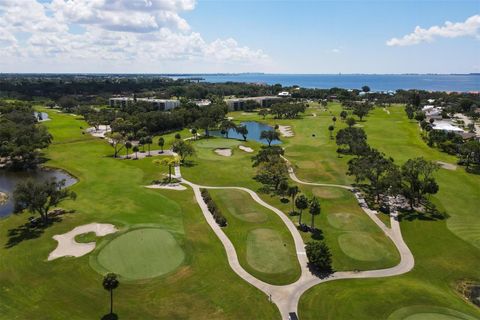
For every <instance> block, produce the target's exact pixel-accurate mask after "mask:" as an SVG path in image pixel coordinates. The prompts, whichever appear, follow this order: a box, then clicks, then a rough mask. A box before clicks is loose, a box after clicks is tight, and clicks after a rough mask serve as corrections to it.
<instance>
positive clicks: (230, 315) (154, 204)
mask: <svg viewBox="0 0 480 320" xmlns="http://www.w3.org/2000/svg"><path fill="white" fill-rule="evenodd" d="M50 117H51V118H52V121H48V122H45V125H46V126H48V127H49V129H50V131H51V132H52V133H53V135H54V143H53V144H52V145H51V146H50V147H49V149H48V150H47V151H46V156H47V157H48V158H50V159H51V160H50V161H49V162H48V163H47V164H48V165H50V166H54V167H60V168H63V169H65V170H67V171H68V172H70V173H72V174H73V175H75V176H76V177H77V178H78V179H79V182H78V183H77V184H76V185H74V186H73V187H72V189H73V190H74V191H75V192H76V193H77V195H78V197H77V200H76V201H64V202H62V204H61V206H62V207H63V208H65V209H75V210H76V213H74V214H70V215H64V216H63V221H61V222H58V223H55V224H54V225H53V226H51V227H49V228H47V229H45V230H44V232H40V233H39V234H35V233H25V232H24V233H22V231H21V230H20V229H17V228H18V227H19V226H22V225H24V224H25V223H26V222H27V218H28V215H27V214H24V215H13V216H11V217H8V218H6V219H2V220H1V221H0V244H1V247H0V257H1V259H0V319H67V318H68V319H99V318H101V317H102V316H103V315H104V314H106V313H107V312H108V309H109V295H108V292H106V291H105V290H104V289H103V287H102V275H101V274H99V273H98V272H96V271H95V270H94V269H93V268H92V267H91V266H90V264H89V260H90V255H86V256H83V257H80V258H61V259H57V260H54V261H47V260H46V259H47V257H48V254H49V253H50V252H51V251H52V250H53V249H54V248H55V247H56V245H57V243H56V241H55V240H53V239H52V236H53V235H55V234H62V233H65V232H68V231H70V230H72V229H73V228H74V227H76V226H79V225H83V224H87V223H92V222H100V223H112V224H114V225H116V226H117V227H118V228H120V229H121V230H126V229H128V228H132V227H135V226H138V225H140V226H143V225H157V226H161V227H162V229H163V230H166V231H168V232H170V233H171V234H172V235H173V236H174V237H175V239H176V241H177V242H178V245H179V246H180V247H181V248H182V249H183V251H184V252H185V260H184V262H183V265H182V266H181V267H179V268H177V269H176V270H175V271H173V272H172V273H169V274H167V275H166V276H163V277H156V278H153V279H148V280H141V281H128V282H121V284H120V287H119V288H118V289H116V290H115V312H116V313H117V314H118V315H119V317H120V318H122V319H138V318H142V319H158V317H159V315H161V317H162V318H173V319H192V318H195V319H246V318H260V319H274V318H278V317H279V313H278V310H277V308H276V307H275V305H273V304H271V303H269V302H268V297H266V296H265V295H264V294H263V293H261V292H260V291H258V290H257V289H255V288H254V287H252V286H250V285H248V284H247V283H245V282H244V281H243V280H242V279H240V278H239V277H238V276H237V275H236V274H235V273H234V272H233V271H232V270H231V268H230V267H229V265H228V262H227V258H226V254H225V251H224V248H223V246H222V244H221V242H220V241H219V240H218V238H217V237H216V236H215V234H214V233H213V232H212V231H211V229H210V227H209V226H208V224H207V223H206V222H205V220H204V217H203V215H202V213H201V211H200V209H199V207H198V204H197V203H196V202H195V200H194V196H193V192H192V190H190V189H188V190H186V191H181V192H180V191H168V190H151V189H146V188H144V187H143V186H144V185H147V184H150V182H151V181H152V180H154V179H159V178H161V177H162V175H163V174H164V173H166V170H167V169H166V168H159V167H156V166H154V165H153V164H152V159H151V158H150V159H142V160H138V161H124V160H118V159H113V158H111V157H110V156H111V154H112V153H113V152H112V150H113V149H112V148H111V147H110V146H109V145H108V144H107V143H106V141H104V140H102V139H97V138H91V137H90V136H89V135H82V133H81V132H82V129H80V127H83V128H86V127H87V124H86V123H85V122H83V121H81V120H75V118H74V117H72V116H70V115H65V114H58V113H50ZM66 131H68V133H66ZM14 229H17V231H18V232H19V233H20V234H17V236H14V235H13V234H12V231H10V236H9V230H14ZM115 236H116V235H115V234H112V235H108V236H106V237H105V238H102V240H101V241H102V242H103V241H106V242H108V240H109V239H113V238H114V237H115ZM12 242H13V244H12ZM7 243H11V244H12V245H11V247H6V246H5V245H6V244H7ZM226 288H227V289H226ZM26 306H28V307H26ZM245 306H248V308H246V307H245Z"/></svg>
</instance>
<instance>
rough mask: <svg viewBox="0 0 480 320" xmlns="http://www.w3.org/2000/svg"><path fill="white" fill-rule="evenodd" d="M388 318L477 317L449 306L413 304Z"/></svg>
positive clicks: (463, 319)
mask: <svg viewBox="0 0 480 320" xmlns="http://www.w3.org/2000/svg"><path fill="white" fill-rule="evenodd" d="M387 320H475V318H474V317H471V316H469V315H466V314H464V313H461V312H458V311H455V310H452V309H448V308H439V307H432V306H412V307H407V308H402V309H399V310H397V311H395V312H394V313H392V314H391V315H390V316H389V317H388V319H387Z"/></svg>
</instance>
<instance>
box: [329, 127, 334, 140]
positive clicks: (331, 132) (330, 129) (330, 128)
mask: <svg viewBox="0 0 480 320" xmlns="http://www.w3.org/2000/svg"><path fill="white" fill-rule="evenodd" d="M333 130H335V127H334V126H333V125H329V126H328V131H330V139H333Z"/></svg>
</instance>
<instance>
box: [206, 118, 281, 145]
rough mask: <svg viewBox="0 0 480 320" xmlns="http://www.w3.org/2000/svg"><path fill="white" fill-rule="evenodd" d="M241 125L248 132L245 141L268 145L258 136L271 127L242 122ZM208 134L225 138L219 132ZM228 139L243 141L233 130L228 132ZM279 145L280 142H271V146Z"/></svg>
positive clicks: (257, 123)
mask: <svg viewBox="0 0 480 320" xmlns="http://www.w3.org/2000/svg"><path fill="white" fill-rule="evenodd" d="M241 125H243V126H246V127H247V130H248V134H247V140H253V141H258V142H260V143H263V144H268V142H267V140H265V139H260V134H261V133H262V131H265V130H273V127H271V126H269V125H267V124H264V123H260V122H256V121H246V122H242V123H241ZM210 134H211V135H212V136H215V137H225V136H224V135H222V133H221V132H220V131H219V130H212V131H210ZM228 138H229V139H230V138H231V139H240V140H243V136H242V135H241V134H238V133H237V132H236V131H235V130H234V129H230V130H229V131H228ZM281 143H282V142H281V141H278V140H277V141H273V142H272V145H274V144H281Z"/></svg>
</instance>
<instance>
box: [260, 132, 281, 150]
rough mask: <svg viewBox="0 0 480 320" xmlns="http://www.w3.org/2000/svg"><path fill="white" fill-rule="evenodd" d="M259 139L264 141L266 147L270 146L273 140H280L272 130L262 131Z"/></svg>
mask: <svg viewBox="0 0 480 320" xmlns="http://www.w3.org/2000/svg"><path fill="white" fill-rule="evenodd" d="M260 139H265V140H267V142H268V146H269V147H270V146H271V145H272V141H273V140H280V135H279V134H278V132H277V131H274V130H263V131H262V132H261V133H260Z"/></svg>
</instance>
